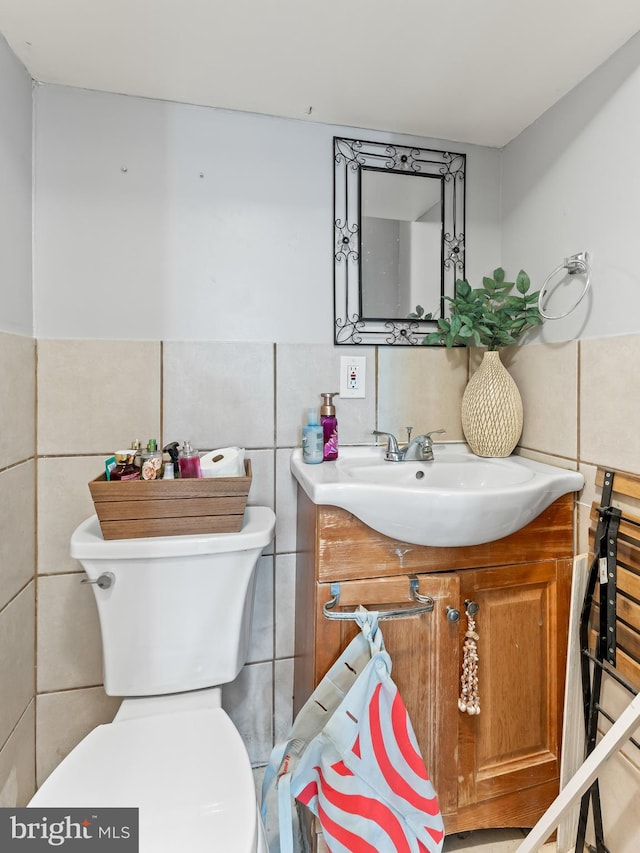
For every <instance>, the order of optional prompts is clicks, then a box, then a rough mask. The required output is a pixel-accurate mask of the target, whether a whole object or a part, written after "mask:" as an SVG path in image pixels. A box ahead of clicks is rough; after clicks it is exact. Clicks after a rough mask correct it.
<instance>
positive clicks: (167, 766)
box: [29, 507, 275, 853]
mask: <svg viewBox="0 0 640 853" xmlns="http://www.w3.org/2000/svg"><path fill="white" fill-rule="evenodd" d="M274 525H275V516H274V514H273V512H272V511H271V510H270V509H268V508H266V507H248V508H247V510H246V512H245V519H244V524H243V527H242V530H241V531H240V532H239V533H229V534H210V535H197V536H175V537H155V538H153V539H129V540H110V541H105V540H104V539H103V538H102V534H101V532H100V527H99V524H98V521H97V518H96V517H95V516H94V517H92V518H90V519H87V521H85V522H83V524H81V525H80V526H79V527H78V528H77V530H76V531H75V532H74V534H73V536H72V539H71V554H72V556H74V557H76V558H77V559H79V560H80V562H81V563H82V565H83V567H84V569H85V571H86V573H87V576H88V578H87V580H88V582H90V583H92V589H93V590H94V593H95V597H96V602H97V605H98V614H99V617H100V627H101V632H102V642H103V655H104V676H105V690H106V692H107V693H109V694H110V695H116V696H124V697H126V698H124V700H123V702H122V705H121V706H120V709H119V711H118V713H117V714H116V716H115V718H114V720H113V722H112V723H109V724H107V725H101V726H98V727H97V728H95V729H94V730H93V731H91V732H90V733H89V734H88V735H87V736H86V737H85V738H84V740H82V741H81V742H80V743H79V744H78V745H77V746H76V747H75V748H74V749H73V750H72V751H71V753H70V754H69V755H68V756H67V757H66V758H65V759H64V760H63V761H62V762H61V764H60V765H58V767H57V768H56V769H55V770H54V771H53V773H52V774H51V775H50V776H49V777H48V779H46V780H45V782H44V783H43V785H42V786H41V788H40V789H39V790H38V791H37V792H36V794H35V796H34V797H33V798H32V800H31V802H30V803H29V806H30V807H33V808H45V807H59V808H75V807H78V808H91V807H93V808H100V807H101V808H107V807H109V808H113V807H135V808H138V809H139V827H140V846H139V850H140V853H152V851H153V853H165V851H166V853H169V851H172V853H173V851H176V850H185V851H189V853H200V851H203V853H204V851H209V853H212V851H225V853H266V851H267V842H266V837H265V832H264V827H263V826H262V822H261V820H260V816H259V813H258V808H257V801H256V793H255V785H254V780H253V774H252V771H251V765H250V761H249V756H248V754H247V751H246V748H245V746H244V743H243V741H242V738H241V737H240V734H239V732H238V731H237V729H236V728H235V726H234V725H233V723H232V722H231V719H230V718H229V717H228V715H227V714H226V713H225V711H224V710H223V708H222V707H221V689H220V685H221V684H224V683H226V682H228V681H232V680H233V679H234V678H235V677H236V676H237V675H238V673H239V672H240V669H241V668H242V666H243V664H244V662H245V660H246V654H247V649H248V642H249V631H250V622H251V609H252V604H253V590H254V587H255V568H256V565H257V562H258V559H259V557H260V554H261V553H262V549H263V548H264V547H265V546H266V545H268V544H269V542H270V541H271V539H272V537H273V530H274ZM98 581H99V582H100V584H99V583H98Z"/></svg>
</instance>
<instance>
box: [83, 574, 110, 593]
mask: <svg viewBox="0 0 640 853" xmlns="http://www.w3.org/2000/svg"><path fill="white" fill-rule="evenodd" d="M115 582H116V576H115V575H114V574H113V572H103V573H102V574H101V575H100V577H99V578H96V580H94V581H92V580H90V579H89V578H82V580H81V581H80V583H89V584H96V586H99V587H100V589H110V588H111V587H112V586H113V585H114V583H115Z"/></svg>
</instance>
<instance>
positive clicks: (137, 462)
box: [131, 438, 142, 468]
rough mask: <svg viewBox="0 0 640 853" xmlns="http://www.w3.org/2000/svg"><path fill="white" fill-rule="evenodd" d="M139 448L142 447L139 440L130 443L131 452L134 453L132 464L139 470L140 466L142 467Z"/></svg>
mask: <svg viewBox="0 0 640 853" xmlns="http://www.w3.org/2000/svg"><path fill="white" fill-rule="evenodd" d="M141 447H142V444H141V443H140V439H139V438H135V439H134V440H133V441H132V442H131V450H132V451H133V453H134V457H133V464H134V465H135V466H136V468H140V466H141V465H142V461H141V459H140V448H141Z"/></svg>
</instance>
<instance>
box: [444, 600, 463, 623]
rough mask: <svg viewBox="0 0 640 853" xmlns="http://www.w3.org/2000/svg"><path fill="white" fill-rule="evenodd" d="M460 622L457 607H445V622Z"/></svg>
mask: <svg viewBox="0 0 640 853" xmlns="http://www.w3.org/2000/svg"><path fill="white" fill-rule="evenodd" d="M459 621H460V611H459V610H458V608H457V607H451V605H450V604H449V605H448V606H447V622H459Z"/></svg>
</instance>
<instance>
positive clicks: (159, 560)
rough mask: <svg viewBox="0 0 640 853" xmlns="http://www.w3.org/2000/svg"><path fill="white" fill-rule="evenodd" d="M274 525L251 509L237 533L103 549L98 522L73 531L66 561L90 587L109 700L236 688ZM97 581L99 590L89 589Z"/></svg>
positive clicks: (264, 510) (121, 542) (266, 513)
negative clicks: (77, 567)
mask: <svg viewBox="0 0 640 853" xmlns="http://www.w3.org/2000/svg"><path fill="white" fill-rule="evenodd" d="M274 526H275V515H274V513H273V511H272V510H271V509H269V508H268V507H255V506H254V507H247V509H246V511H245V517H244V523H243V526H242V529H241V530H240V532H239V533H217V534H199V535H194V536H159V537H153V538H147V539H113V540H108V541H106V540H104V539H103V538H102V533H101V531H100V525H99V522H98V519H97V517H96V516H92V517H91V518H88V519H87V520H86V521H84V522H83V523H82V524H81V525H80V526H79V527H78V528H77V529H76V530H75V531H74V533H73V535H72V537H71V556H72V557H75V559H77V560H79V561H80V563H81V564H82V567H83V568H84V570H85V572H86V574H87V576H88V580H89V581H91V582H94V583H92V587H91V588H92V589H93V592H94V594H95V598H96V603H97V605H98V615H99V619H100V630H101V633H102V648H103V662H104V685H105V690H106V692H107V693H108V694H109V695H111V696H152V695H159V694H164V693H179V692H182V691H187V690H197V689H199V688H203V687H213V686H216V685H219V684H225V683H227V682H228V681H233V679H234V678H235V677H236V676H237V675H238V673H239V672H240V670H241V668H242V666H243V664H244V663H245V660H246V657H247V652H248V647H249V637H250V630H251V616H252V611H253V594H254V588H255V578H256V571H255V570H256V566H257V563H258V559H259V558H260V555H261V553H262V550H263V548H264V547H265V546H266V545H268V544H269V543H270V542H271V540H272V538H273V531H274ZM103 575H104V576H106V578H107V582H109V581H110V584H109V585H108V586H107V587H106V588H102V586H100V585H98V583H95V582H96V581H98V579H99V578H100V577H101V576H103ZM103 585H104V584H103Z"/></svg>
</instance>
